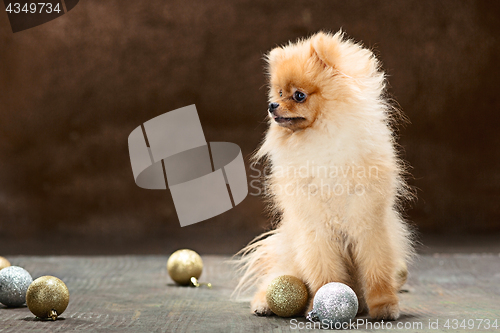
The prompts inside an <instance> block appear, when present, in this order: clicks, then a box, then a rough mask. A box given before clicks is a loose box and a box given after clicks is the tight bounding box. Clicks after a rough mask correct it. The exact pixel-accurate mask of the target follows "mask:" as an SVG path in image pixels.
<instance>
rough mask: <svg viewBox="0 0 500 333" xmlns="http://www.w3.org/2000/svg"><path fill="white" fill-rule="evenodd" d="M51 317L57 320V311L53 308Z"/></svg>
mask: <svg viewBox="0 0 500 333" xmlns="http://www.w3.org/2000/svg"><path fill="white" fill-rule="evenodd" d="M49 318H50V319H52V320H56V319H57V311H56V310H54V309H52V310H51V311H50V313H49Z"/></svg>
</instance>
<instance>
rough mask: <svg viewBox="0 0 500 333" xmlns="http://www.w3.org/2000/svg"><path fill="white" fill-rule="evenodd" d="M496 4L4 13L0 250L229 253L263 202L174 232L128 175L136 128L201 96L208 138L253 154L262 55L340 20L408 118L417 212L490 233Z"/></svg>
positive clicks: (260, 112) (497, 102)
mask: <svg viewBox="0 0 500 333" xmlns="http://www.w3.org/2000/svg"><path fill="white" fill-rule="evenodd" d="M0 7H1V6H0ZM499 17H500V3H499V2H491V1H467V2H459V1H433V0H428V1H421V0H416V1H348V2H346V1H326V0H325V1H314V2H313V1H273V2H270V1H266V0H259V1H255V0H252V1H246V0H240V1H222V0H214V1H196V0H182V1H181V0H178V1H157V0H149V1H121V0H114V1H105V2H103V1H98V0H82V1H80V3H79V4H78V5H77V6H76V7H75V8H74V9H73V10H72V11H71V12H69V13H68V14H66V15H64V16H62V17H60V18H58V19H56V20H54V21H51V22H49V23H46V24H44V25H42V26H39V27H35V28H32V29H29V30H26V31H23V32H19V33H16V34H13V33H12V31H11V30H10V26H9V22H8V20H7V15H5V14H2V13H0V254H2V253H100V252H107V253H123V252H134V253H142V252H144V253H146V252H158V253H161V252H168V251H171V250H172V249H175V248H178V247H191V248H194V249H198V250H199V251H201V252H205V253H221V252H233V251H236V250H237V249H238V248H239V247H241V246H242V245H243V244H244V243H246V242H247V241H249V240H250V239H251V238H252V237H253V236H255V235H256V234H257V233H259V232H260V231H261V230H262V228H263V227H264V226H265V225H266V216H265V214H264V213H263V212H262V211H263V204H262V203H261V200H260V198H257V197H255V196H249V197H248V198H247V199H246V200H245V201H244V202H243V203H242V204H241V205H239V206H238V207H237V208H236V209H233V210H231V211H230V212H227V213H225V214H223V215H220V216H218V217H215V218H213V219H211V220H209V221H205V222H201V223H198V224H196V225H193V226H190V227H185V228H180V226H179V224H178V221H177V217H176V213H175V210H174V207H173V203H172V199H171V197H170V194H169V193H168V192H167V191H151V190H143V189H141V188H139V187H137V186H136V185H135V184H134V181H133V178H132V172H131V167H130V161H129V156H128V148H127V137H128V134H129V133H130V132H131V131H132V130H133V129H134V128H135V127H136V126H138V125H139V124H141V123H143V122H144V121H146V120H148V119H151V118H153V117H155V116H157V115H159V114H162V113H164V112H166V111H170V110H173V109H176V108H179V107H182V106H185V105H189V104H193V103H195V104H196V106H197V108H198V112H199V114H200V118H201V122H202V124H203V127H204V130H205V136H206V138H207V140H208V141H230V142H234V143H237V144H238V145H240V147H242V149H243V153H244V155H245V158H246V161H248V155H249V154H250V153H251V152H252V151H253V149H255V147H256V146H257V145H258V142H259V140H260V139H261V137H262V133H263V131H264V130H265V125H264V123H263V120H264V117H265V114H266V89H265V87H264V85H265V78H264V75H263V74H262V67H263V61H262V56H263V54H264V53H265V52H266V51H268V50H270V49H271V48H273V47H274V46H276V45H278V44H281V43H285V42H287V41H288V40H290V39H292V40H293V39H296V38H297V37H302V36H307V35H309V34H311V33H313V32H316V31H318V30H320V29H324V30H332V31H336V30H338V29H339V28H341V27H342V29H343V30H344V31H346V32H347V34H348V35H349V36H351V37H353V38H354V39H356V40H359V41H362V42H363V43H364V44H365V45H367V46H369V47H372V48H374V49H375V50H376V52H377V54H379V56H380V58H381V60H382V62H383V65H384V68H385V69H386V71H387V73H388V74H389V80H390V88H389V91H390V93H391V94H392V95H394V96H395V98H396V99H397V100H398V101H399V103H400V105H401V108H402V109H403V110H404V111H405V113H406V114H407V115H408V116H409V118H410V119H411V124H410V125H408V126H407V127H406V128H402V129H401V133H400V134H401V140H400V143H401V144H402V146H403V147H404V156H405V158H406V159H407V160H408V161H409V162H410V164H411V165H412V166H413V168H414V169H413V170H412V174H413V176H414V179H412V180H410V182H411V184H412V185H414V186H416V187H417V188H418V189H419V190H418V197H419V199H418V201H417V202H416V203H415V204H414V205H413V208H412V209H410V210H408V215H409V219H410V220H412V221H414V223H415V224H416V225H417V226H418V228H419V230H420V231H421V232H422V233H431V232H433V233H445V234H449V233H467V234H470V233H479V232H483V233H485V232H487V233H491V232H496V231H499V230H500V223H499V219H500V203H499V202H500V201H499V199H500V173H499V170H500V154H499V149H498V148H499V147H500V135H499V134H498V129H499V126H498V121H499V119H500V117H499V115H498V113H499V112H500V99H499V91H498V89H499V85H498V77H499V74H500V56H499V54H500V49H499V43H498V42H499V41H498V39H499V36H500V25H499V24H498V18H499ZM247 171H248V174H249V176H250V175H252V174H255V172H253V171H252V170H250V169H248V170H247Z"/></svg>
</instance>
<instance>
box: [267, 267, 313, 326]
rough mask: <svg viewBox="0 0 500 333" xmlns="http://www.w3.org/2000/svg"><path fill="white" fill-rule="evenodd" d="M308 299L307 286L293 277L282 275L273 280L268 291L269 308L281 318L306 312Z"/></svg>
mask: <svg viewBox="0 0 500 333" xmlns="http://www.w3.org/2000/svg"><path fill="white" fill-rule="evenodd" d="M308 297H309V295H308V293H307V288H306V286H305V284H304V283H303V282H302V281H301V280H300V279H298V278H296V277H295V276H292V275H282V276H280V277H277V278H276V279H274V280H272V281H271V283H270V284H269V286H268V287H267V291H266V300H267V304H268V305H269V308H270V309H271V311H272V312H274V313H275V314H276V315H278V316H280V317H293V316H296V315H298V314H299V313H300V312H301V311H302V310H304V307H305V306H306V304H307V299H308Z"/></svg>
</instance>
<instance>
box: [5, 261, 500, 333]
mask: <svg viewBox="0 0 500 333" xmlns="http://www.w3.org/2000/svg"><path fill="white" fill-rule="evenodd" d="M228 258H229V257H222V256H204V257H203V260H204V263H205V269H204V272H203V274H202V276H201V279H200V280H201V281H209V282H211V283H212V284H213V288H212V289H207V288H191V287H179V286H176V285H175V284H173V283H172V281H171V280H170V278H169V276H168V274H167V271H166V262H167V259H168V257H167V256H108V257H99V256H96V257H69V256H66V257H33V256H10V257H8V259H9V260H10V261H11V263H12V264H13V265H18V266H21V267H24V268H25V269H27V270H28V271H29V272H30V273H31V274H32V276H33V278H37V277H39V276H42V275H54V276H57V277H59V278H61V279H62V280H63V281H64V282H65V283H66V284H67V286H68V288H69V290H70V293H71V298H70V303H69V306H68V308H67V310H66V312H65V313H64V314H63V315H62V316H61V318H60V319H59V320H57V321H55V322H49V321H39V320H35V318H34V317H33V316H32V314H31V312H30V311H29V310H28V308H26V307H23V308H15V309H9V308H5V307H1V306H0V332H16V333H17V332H69V331H82V332H297V331H302V330H300V329H298V328H299V327H303V326H305V325H306V324H307V321H306V320H305V319H304V318H296V319H294V320H292V321H291V319H289V318H288V319H285V318H279V317H256V316H253V315H251V314H250V311H249V304H248V299H243V300H239V301H236V300H232V299H231V297H230V296H231V292H232V290H233V288H234V286H235V283H236V280H235V278H236V276H235V274H234V272H233V269H232V267H231V266H230V265H228V264H226V263H225V262H224V261H225V260H227V259H228ZM406 289H407V292H404V293H401V294H400V299H401V308H402V315H401V318H400V320H399V321H397V322H392V323H391V325H392V330H391V331H394V332H398V331H400V332H456V331H471V332H480V331H492V332H500V327H499V328H498V329H495V328H492V327H491V324H494V321H495V320H497V324H498V325H500V254H498V253H496V254H441V255H421V256H420V257H419V259H418V260H417V261H416V262H415V264H413V266H412V267H411V269H410V278H409V282H408V284H407V285H406ZM359 319H360V322H361V321H362V322H363V325H361V326H360V327H358V328H359V331H360V332H363V331H367V328H368V331H373V330H378V329H382V327H381V326H377V325H382V324H381V323H375V322H371V321H369V322H368V323H366V321H365V319H366V317H362V318H359ZM464 320H465V321H464ZM481 320H482V321H481ZM486 320H489V321H490V328H489V329H486V326H487V325H486V323H487V321H486ZM430 324H432V325H433V326H431V327H429V325H430ZM447 324H448V327H447V326H446V325H447ZM479 324H481V326H480V327H479V326H478V325H479ZM366 325H368V327H367V326H366ZM370 325H372V326H371V327H370ZM384 325H387V324H385V323H384ZM398 325H399V327H400V329H398ZM436 325H437V326H436ZM463 325H465V329H464V328H463ZM405 326H406V327H405ZM461 326H462V327H461ZM454 327H456V328H454ZM384 328H387V327H386V326H385V327H384ZM434 328H436V329H434ZM370 329H371V330H370ZM304 331H305V330H304Z"/></svg>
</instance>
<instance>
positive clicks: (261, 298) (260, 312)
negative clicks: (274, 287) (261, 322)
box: [250, 291, 273, 316]
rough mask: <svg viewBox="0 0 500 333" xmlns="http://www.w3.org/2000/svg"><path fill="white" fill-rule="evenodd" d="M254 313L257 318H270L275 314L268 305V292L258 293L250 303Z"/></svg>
mask: <svg viewBox="0 0 500 333" xmlns="http://www.w3.org/2000/svg"><path fill="white" fill-rule="evenodd" d="M250 309H251V310H252V313H253V314H255V315H257V316H270V315H272V314H273V312H272V311H271V309H270V308H269V305H267V300H266V292H265V291H263V292H262V291H261V292H258V293H257V294H256V295H255V296H254V298H253V300H252V302H251V303H250Z"/></svg>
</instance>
